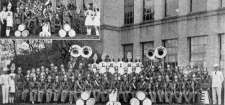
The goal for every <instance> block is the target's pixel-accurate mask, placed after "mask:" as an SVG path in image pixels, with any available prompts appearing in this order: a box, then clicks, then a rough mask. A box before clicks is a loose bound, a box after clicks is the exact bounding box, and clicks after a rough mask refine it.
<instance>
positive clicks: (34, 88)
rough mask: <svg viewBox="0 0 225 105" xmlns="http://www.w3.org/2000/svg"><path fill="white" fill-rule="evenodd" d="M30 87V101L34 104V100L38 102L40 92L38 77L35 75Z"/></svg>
mask: <svg viewBox="0 0 225 105" xmlns="http://www.w3.org/2000/svg"><path fill="white" fill-rule="evenodd" d="M29 87H30V102H31V103H32V104H34V102H37V93H38V82H37V78H36V77H33V80H32V81H30V83H29Z"/></svg>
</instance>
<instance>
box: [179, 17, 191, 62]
mask: <svg viewBox="0 0 225 105" xmlns="http://www.w3.org/2000/svg"><path fill="white" fill-rule="evenodd" d="M186 28H187V21H182V22H179V23H178V34H179V37H178V52H177V57H178V66H187V65H189V51H190V49H189V42H188V39H187V35H188V33H187V31H186Z"/></svg>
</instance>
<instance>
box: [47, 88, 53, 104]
mask: <svg viewBox="0 0 225 105" xmlns="http://www.w3.org/2000/svg"><path fill="white" fill-rule="evenodd" d="M51 101H52V90H51V89H48V90H47V93H46V102H47V103H49V102H51Z"/></svg>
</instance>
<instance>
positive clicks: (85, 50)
mask: <svg viewBox="0 0 225 105" xmlns="http://www.w3.org/2000/svg"><path fill="white" fill-rule="evenodd" d="M92 53H93V52H92V49H91V47H89V46H84V47H83V48H82V50H81V56H82V57H84V58H90V57H91V55H92Z"/></svg>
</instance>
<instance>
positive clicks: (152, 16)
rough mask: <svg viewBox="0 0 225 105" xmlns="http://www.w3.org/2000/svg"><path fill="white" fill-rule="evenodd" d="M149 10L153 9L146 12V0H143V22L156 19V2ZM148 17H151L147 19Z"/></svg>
mask: <svg viewBox="0 0 225 105" xmlns="http://www.w3.org/2000/svg"><path fill="white" fill-rule="evenodd" d="M153 2H154V1H153ZM148 9H149V10H152V11H153V12H150V13H146V10H147V9H146V8H145V0H143V8H142V10H143V22H148V21H153V20H154V13H155V11H154V4H153V7H151V8H148ZM146 17H149V19H146Z"/></svg>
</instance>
